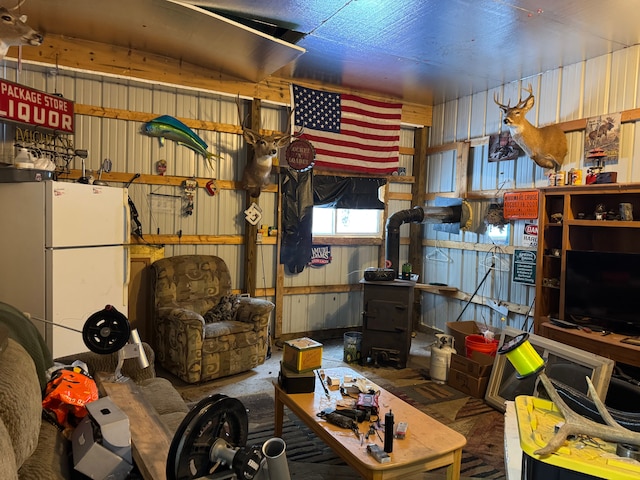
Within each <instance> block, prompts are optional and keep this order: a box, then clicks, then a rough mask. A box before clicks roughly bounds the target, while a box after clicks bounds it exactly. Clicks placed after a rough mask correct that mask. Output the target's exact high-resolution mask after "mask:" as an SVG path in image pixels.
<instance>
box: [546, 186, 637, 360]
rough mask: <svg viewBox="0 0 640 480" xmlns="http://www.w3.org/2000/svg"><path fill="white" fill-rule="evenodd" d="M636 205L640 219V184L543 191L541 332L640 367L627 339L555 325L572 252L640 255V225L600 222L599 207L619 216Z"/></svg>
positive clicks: (562, 311) (608, 221)
mask: <svg viewBox="0 0 640 480" xmlns="http://www.w3.org/2000/svg"><path fill="white" fill-rule="evenodd" d="M620 203H630V204H632V205H633V211H634V216H635V218H636V219H637V218H640V184H605V185H588V186H566V187H548V188H542V189H541V190H540V209H539V217H538V218H539V220H538V231H539V241H538V259H537V266H536V268H537V272H538V273H537V281H536V309H535V316H534V322H535V333H536V334H538V335H542V336H544V337H547V338H550V339H552V340H557V341H560V342H562V343H566V344H568V345H572V346H574V347H577V348H581V349H584V350H587V351H590V352H592V353H595V354H597V355H601V356H604V357H607V358H611V359H612V360H614V361H616V362H621V363H626V364H630V365H636V366H640V348H639V347H637V346H633V345H629V344H625V343H621V342H620V340H622V338H624V336H622V335H616V334H610V335H607V336H603V335H602V334H600V333H598V332H592V333H587V332H585V331H582V330H577V329H566V328H561V327H558V326H556V325H552V324H551V323H550V322H549V318H550V317H553V318H559V319H561V320H565V318H564V309H565V308H564V298H565V266H566V253H567V251H569V250H591V251H602V252H605V251H607V252H624V253H640V221H638V220H634V221H619V220H596V219H595V218H594V217H595V210H596V207H597V206H598V205H599V204H602V205H604V207H605V210H606V211H615V212H617V211H618V206H619V204H620ZM639 294H640V292H639Z"/></svg>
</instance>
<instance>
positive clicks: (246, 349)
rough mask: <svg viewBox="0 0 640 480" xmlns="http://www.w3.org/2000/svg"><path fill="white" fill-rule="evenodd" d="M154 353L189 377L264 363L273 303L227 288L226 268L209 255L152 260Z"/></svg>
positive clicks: (199, 378)
mask: <svg viewBox="0 0 640 480" xmlns="http://www.w3.org/2000/svg"><path fill="white" fill-rule="evenodd" d="M151 270H152V279H153V292H154V299H153V307H154V313H153V315H154V318H153V333H154V338H153V345H154V350H155V352H156V359H157V360H158V362H159V363H160V365H162V367H164V368H165V369H166V370H168V371H169V372H171V373H173V374H174V375H177V376H178V377H180V378H181V379H182V380H184V381H185V382H188V383H196V382H204V381H207V380H212V379H214V378H219V377H224V376H227V375H233V374H236V373H240V372H244V371H246V370H250V369H252V368H254V367H256V366H257V365H260V364H262V363H264V361H265V358H266V355H267V349H268V346H269V334H268V330H269V317H270V315H271V311H272V310H273V308H274V307H275V305H274V304H273V303H271V302H269V301H267V300H262V299H257V298H249V297H241V296H239V295H235V294H233V293H232V292H231V276H230V275H229V268H228V267H227V265H226V264H225V263H224V260H222V259H221V258H219V257H215V256H212V255H178V256H175V257H168V258H163V259H161V260H157V261H156V262H154V263H153V264H152V265H151Z"/></svg>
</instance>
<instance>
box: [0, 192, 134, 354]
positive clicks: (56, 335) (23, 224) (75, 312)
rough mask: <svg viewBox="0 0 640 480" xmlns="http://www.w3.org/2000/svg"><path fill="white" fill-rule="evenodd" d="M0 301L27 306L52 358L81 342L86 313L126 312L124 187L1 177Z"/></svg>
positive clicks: (74, 350) (78, 346) (126, 212)
mask: <svg viewBox="0 0 640 480" xmlns="http://www.w3.org/2000/svg"><path fill="white" fill-rule="evenodd" d="M0 225H1V226H2V233H1V234H0V301H3V302H5V303H8V304H11V305H13V306H15V307H16V308H18V309H20V310H22V311H24V312H28V313H29V314H31V315H32V317H34V320H33V321H34V323H35V325H36V326H37V327H38V329H39V330H40V332H41V333H42V335H43V336H44V338H45V340H46V342H47V345H48V346H49V348H50V349H51V351H52V353H53V356H54V358H55V357H58V356H62V355H67V354H73V353H77V352H80V351H85V350H87V347H86V346H85V345H84V342H83V339H82V334H81V333H79V332H76V331H71V330H68V329H65V328H62V327H60V326H56V325H51V324H50V323H44V322H42V321H38V320H36V319H44V320H47V321H48V322H55V323H59V324H61V325H66V326H69V327H72V328H74V329H76V330H79V331H81V330H82V327H83V325H84V323H85V321H86V319H87V318H88V317H89V316H90V315H92V314H93V313H95V312H96V311H99V310H102V309H103V308H104V307H105V305H107V304H110V305H113V306H114V307H115V308H116V309H117V310H118V311H120V312H122V313H123V314H125V315H126V314H127V299H128V287H129V254H128V248H127V247H126V246H125V244H128V243H129V208H128V203H127V191H126V189H123V188H115V187H104V186H92V185H84V184H78V183H70V182H55V181H50V180H48V181H44V182H25V183H0Z"/></svg>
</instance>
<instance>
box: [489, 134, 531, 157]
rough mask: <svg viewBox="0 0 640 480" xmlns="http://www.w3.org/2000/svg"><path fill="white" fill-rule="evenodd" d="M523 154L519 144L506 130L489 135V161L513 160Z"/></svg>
mask: <svg viewBox="0 0 640 480" xmlns="http://www.w3.org/2000/svg"><path fill="white" fill-rule="evenodd" d="M522 155H524V152H523V151H522V149H521V148H520V146H519V145H518V144H517V143H516V142H515V140H514V139H513V138H512V137H511V133H509V132H508V131H506V132H501V133H497V134H495V135H489V161H490V162H501V161H503V160H515V159H516V158H518V157H520V156H522Z"/></svg>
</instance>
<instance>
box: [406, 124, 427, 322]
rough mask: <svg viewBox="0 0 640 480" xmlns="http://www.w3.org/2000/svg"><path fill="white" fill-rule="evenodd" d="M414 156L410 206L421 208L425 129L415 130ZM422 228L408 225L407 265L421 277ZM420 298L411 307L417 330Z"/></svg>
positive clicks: (419, 225) (416, 296)
mask: <svg viewBox="0 0 640 480" xmlns="http://www.w3.org/2000/svg"><path fill="white" fill-rule="evenodd" d="M414 143H415V149H416V154H415V155H414V157H413V175H414V177H415V178H416V181H415V182H414V183H413V185H412V186H411V206H412V207H422V206H423V205H424V201H423V200H422V199H423V197H424V193H425V192H426V190H427V145H428V143H429V131H428V129H427V128H420V129H417V130H416V132H415V136H414ZM423 237H424V226H423V225H422V224H416V223H411V224H410V225H409V263H411V267H412V270H413V272H414V273H417V274H419V275H422V271H423V265H424V260H423V258H424V252H423V247H422V239H423ZM421 300H422V297H421V296H420V295H415V296H414V302H413V306H412V310H411V312H412V318H411V322H412V328H413V330H417V328H418V325H420V322H421V318H422V302H421Z"/></svg>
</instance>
